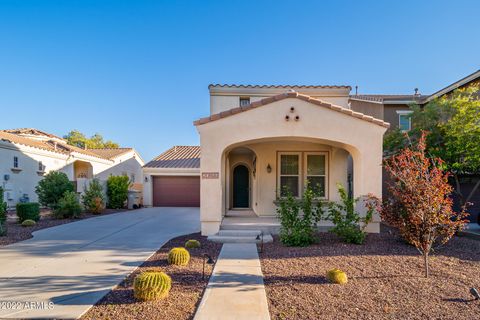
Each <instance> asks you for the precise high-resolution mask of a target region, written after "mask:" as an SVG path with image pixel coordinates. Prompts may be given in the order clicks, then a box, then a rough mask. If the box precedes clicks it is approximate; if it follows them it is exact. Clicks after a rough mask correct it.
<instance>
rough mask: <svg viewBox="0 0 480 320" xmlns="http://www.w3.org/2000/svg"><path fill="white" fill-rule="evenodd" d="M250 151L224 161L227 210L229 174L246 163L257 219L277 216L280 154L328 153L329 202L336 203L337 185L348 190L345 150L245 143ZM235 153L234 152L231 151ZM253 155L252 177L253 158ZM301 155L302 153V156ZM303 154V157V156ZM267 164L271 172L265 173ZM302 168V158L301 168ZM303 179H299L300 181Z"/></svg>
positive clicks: (288, 143) (297, 143)
mask: <svg viewBox="0 0 480 320" xmlns="http://www.w3.org/2000/svg"><path fill="white" fill-rule="evenodd" d="M242 147H247V148H248V149H250V150H252V154H251V155H248V154H240V155H237V154H233V155H229V156H228V158H227V159H226V161H227V165H226V170H227V172H226V177H227V179H228V182H227V183H226V188H227V191H226V195H227V200H226V201H225V203H226V208H225V209H230V208H231V207H232V196H233V195H232V181H231V180H232V172H233V168H235V167H236V166H237V165H238V164H246V165H247V167H248V168H249V171H250V188H251V192H250V206H251V208H252V210H253V211H254V212H255V213H256V214H257V215H259V216H273V215H275V214H276V206H275V204H274V201H275V200H276V199H277V191H278V189H279V186H278V154H279V152H302V153H304V152H326V153H327V163H328V168H327V183H326V184H327V190H326V191H327V194H326V197H327V199H329V200H334V201H337V200H339V197H338V193H337V192H336V189H337V187H336V185H337V183H341V184H343V186H344V187H347V158H348V155H349V153H348V152H347V151H346V150H343V149H340V148H336V147H332V146H329V145H324V144H318V143H311V142H302V141H281V140H278V141H271V142H263V143H253V144H246V145H244V146H242ZM234 151H235V149H234ZM254 154H255V155H256V167H255V169H256V170H255V171H256V173H255V177H254V176H253V172H252V171H253V155H254ZM303 155H304V154H303ZM303 155H302V156H303ZM268 165H270V167H271V168H272V171H271V172H270V173H268V172H267V166H268ZM303 165H304V158H303V157H302V158H301V166H302V167H303ZM304 179H305V177H303V176H301V181H303V180H304Z"/></svg>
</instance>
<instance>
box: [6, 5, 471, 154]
mask: <svg viewBox="0 0 480 320" xmlns="http://www.w3.org/2000/svg"><path fill="white" fill-rule="evenodd" d="M479 12H480V1H403V0H402V1H345V0H344V1H333V0H332V1H279V0H277V1H245V0H244V1H206V0H203V1H168V2H167V1H160V0H157V1H141V0H130V1H121V0H112V1H102V0H92V1H89V0H80V1H75V0H63V1H49V0H38V1H29V0H15V1H6V0H0V128H17V127H35V128H38V129H41V130H45V131H47V132H51V133H54V134H57V135H64V134H65V133H66V132H68V131H69V130H70V129H78V130H80V131H83V132H85V133H86V134H88V135H91V134H93V133H95V132H99V133H101V134H103V135H104V136H105V137H106V138H108V139H112V140H114V141H116V142H119V143H120V144H121V145H122V146H133V147H135V148H136V149H137V150H138V151H139V152H140V154H141V155H142V156H143V158H144V159H145V160H150V159H151V158H152V157H154V156H155V155H157V154H159V153H161V152H162V151H164V150H165V149H167V148H168V147H170V146H171V145H174V144H178V145H189V144H198V136H197V132H196V129H195V128H194V127H193V125H192V121H193V120H195V119H197V118H199V117H201V116H206V115H208V111H209V98H208V89H207V86H208V84H210V83H235V84H317V85H318V84H323V85H325V84H326V85H335V84H337V85H340V84H346V85H351V86H352V87H354V86H355V85H358V86H359V92H360V93H391V94H394V93H412V92H413V89H414V88H415V87H418V88H419V89H420V92H421V93H424V94H426V93H432V92H434V91H436V90H438V89H440V88H442V87H444V86H446V85H448V84H450V83H452V82H454V81H456V80H458V79H460V78H462V77H464V76H466V75H467V74H469V73H472V72H474V71H476V70H478V69H480V41H479V31H480V25H479V23H478V21H479V16H478V13H479Z"/></svg>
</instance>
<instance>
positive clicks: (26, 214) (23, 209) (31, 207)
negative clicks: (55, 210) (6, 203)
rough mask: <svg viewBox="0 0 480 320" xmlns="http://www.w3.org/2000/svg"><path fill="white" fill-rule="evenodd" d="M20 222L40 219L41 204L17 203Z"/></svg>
mask: <svg viewBox="0 0 480 320" xmlns="http://www.w3.org/2000/svg"><path fill="white" fill-rule="evenodd" d="M17 216H18V222H20V223H22V222H23V221H25V220H33V221H38V220H40V205H39V204H38V203H37V202H27V203H17Z"/></svg>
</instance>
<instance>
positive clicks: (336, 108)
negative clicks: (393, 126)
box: [193, 92, 390, 128]
mask: <svg viewBox="0 0 480 320" xmlns="http://www.w3.org/2000/svg"><path fill="white" fill-rule="evenodd" d="M287 98H297V99H300V100H303V101H307V102H310V103H312V104H314V105H317V106H320V107H324V108H329V109H331V110H333V111H337V112H341V113H344V114H347V115H349V116H352V117H355V118H358V119H361V120H365V121H368V122H372V123H374V124H377V125H379V126H383V127H386V128H388V127H390V124H389V123H388V122H385V121H383V120H380V119H376V118H374V117H372V116H368V115H365V114H363V113H360V112H355V111H353V110H350V109H347V108H343V107H340V106H336V105H333V104H330V103H328V102H324V101H322V100H319V99H316V98H312V97H310V96H307V95H304V94H300V93H298V92H286V93H281V94H278V95H276V96H272V97H268V98H264V99H262V100H259V101H255V102H252V103H250V104H249V105H248V106H245V107H238V108H233V109H230V110H227V111H223V112H220V113H216V114H212V115H211V116H210V117H206V118H201V119H199V120H196V121H194V122H193V124H194V125H195V126H199V125H202V124H205V123H208V122H212V121H215V120H219V119H222V118H226V117H229V116H232V115H234V114H237V113H240V112H245V111H248V110H251V109H255V108H258V107H260V106H264V105H267V104H270V103H272V102H275V101H280V100H283V99H287Z"/></svg>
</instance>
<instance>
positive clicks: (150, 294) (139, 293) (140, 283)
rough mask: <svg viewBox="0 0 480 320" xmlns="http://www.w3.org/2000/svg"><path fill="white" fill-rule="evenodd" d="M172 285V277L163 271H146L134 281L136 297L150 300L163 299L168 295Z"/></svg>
mask: <svg viewBox="0 0 480 320" xmlns="http://www.w3.org/2000/svg"><path fill="white" fill-rule="evenodd" d="M171 287H172V279H171V278H170V277H169V276H168V275H167V274H165V273H163V272H158V271H145V272H142V273H141V274H139V275H138V276H137V277H136V278H135V280H134V282H133V290H134V291H133V295H134V297H135V299H138V300H141V301H149V300H156V299H163V298H165V297H167V296H168V293H169V292H170V288H171Z"/></svg>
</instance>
